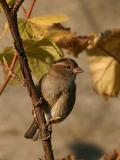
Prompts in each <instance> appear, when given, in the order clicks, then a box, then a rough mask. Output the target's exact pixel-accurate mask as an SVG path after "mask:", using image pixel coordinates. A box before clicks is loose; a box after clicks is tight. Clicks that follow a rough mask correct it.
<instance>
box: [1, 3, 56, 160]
mask: <svg viewBox="0 0 120 160" xmlns="http://www.w3.org/2000/svg"><path fill="white" fill-rule="evenodd" d="M17 2H18V1H17ZM20 2H21V3H19V5H18V4H17V5H15V4H14V5H15V6H13V7H14V8H15V12H12V11H13V9H12V10H10V9H9V7H8V5H7V2H6V0H0V4H1V6H2V8H3V10H4V12H5V14H6V17H7V20H8V24H9V27H10V31H11V34H12V37H13V40H14V45H15V48H16V51H17V56H18V59H19V62H20V66H21V70H22V73H23V77H24V79H25V84H26V87H27V90H28V92H29V96H30V97H31V100H32V103H33V107H34V111H35V114H36V120H37V123H38V126H39V129H40V133H41V138H42V145H43V149H44V152H45V160H54V156H53V152H52V145H51V133H50V131H49V129H48V125H47V123H46V121H45V117H44V112H43V110H42V108H41V103H42V102H41V101H40V100H39V99H40V97H39V95H38V93H37V91H36V87H35V84H34V82H33V79H32V75H31V71H30V68H29V65H28V60H27V57H26V55H25V51H24V47H23V43H22V40H21V37H20V34H19V30H18V24H17V14H16V13H17V11H18V9H19V7H20V5H21V4H22V2H23V0H22V1H20Z"/></svg>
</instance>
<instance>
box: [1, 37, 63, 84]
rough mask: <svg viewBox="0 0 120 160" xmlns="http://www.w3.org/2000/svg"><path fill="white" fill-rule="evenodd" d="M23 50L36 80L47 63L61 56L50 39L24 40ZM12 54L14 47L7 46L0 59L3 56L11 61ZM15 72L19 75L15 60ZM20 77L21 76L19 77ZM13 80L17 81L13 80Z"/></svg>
mask: <svg viewBox="0 0 120 160" xmlns="http://www.w3.org/2000/svg"><path fill="white" fill-rule="evenodd" d="M23 43H24V47H25V52H26V55H27V57H28V62H29V65H30V68H31V71H32V75H33V77H34V78H35V79H36V80H37V81H38V80H39V79H40V77H41V76H42V75H43V74H45V73H46V72H47V69H48V67H49V65H50V64H51V63H52V62H53V61H55V60H56V59H59V58H60V57H62V56H63V54H62V52H61V51H60V49H59V48H58V47H57V46H56V45H55V44H54V43H53V42H52V41H50V40H48V39H42V40H31V39H28V40H24V41H23ZM13 54H14V49H13V48H12V47H9V48H8V47H7V48H6V49H4V51H3V52H2V53H1V54H0V61H2V63H3V60H2V57H3V56H4V57H5V59H6V60H7V62H8V64H10V63H11V61H12V58H13ZM15 73H16V74H17V75H18V76H20V77H21V71H20V66H19V63H18V62H17V64H16V66H15ZM21 78H22V77H21ZM14 82H15V83H16V82H18V81H16V80H14Z"/></svg>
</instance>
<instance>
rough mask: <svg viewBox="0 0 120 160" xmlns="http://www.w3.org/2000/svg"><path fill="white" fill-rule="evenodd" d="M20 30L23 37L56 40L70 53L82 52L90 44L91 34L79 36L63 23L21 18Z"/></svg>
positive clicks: (75, 54)
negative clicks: (52, 23)
mask: <svg viewBox="0 0 120 160" xmlns="http://www.w3.org/2000/svg"><path fill="white" fill-rule="evenodd" d="M18 22H19V30H20V34H21V36H22V39H24V40H25V39H30V38H31V39H32V38H34V39H39V40H40V39H42V38H43V37H46V38H48V39H51V40H52V41H54V42H55V43H56V44H57V45H58V46H59V47H60V48H64V49H66V50H68V54H72V55H74V56H77V55H78V54H79V53H80V52H82V51H83V50H85V49H86V48H87V46H88V40H89V39H90V37H91V35H90V36H83V37H82V36H77V35H76V33H72V32H71V30H70V29H69V28H65V27H63V26H62V25H61V24H54V25H51V26H47V25H37V24H36V23H31V21H24V20H23V19H19V21H18Z"/></svg>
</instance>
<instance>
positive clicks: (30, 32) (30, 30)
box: [18, 15, 68, 39]
mask: <svg viewBox="0 0 120 160" xmlns="http://www.w3.org/2000/svg"><path fill="white" fill-rule="evenodd" d="M67 19H68V17H67V16H65V15H61V16H60V15H58V16H55V15H49V16H39V17H33V18H29V19H28V20H24V19H19V20H18V25H19V31H20V34H21V36H22V38H23V39H30V38H37V39H38V38H39V39H42V38H43V37H45V36H46V35H47V33H48V30H49V27H50V26H51V25H53V24H54V23H60V22H64V21H66V20H67Z"/></svg>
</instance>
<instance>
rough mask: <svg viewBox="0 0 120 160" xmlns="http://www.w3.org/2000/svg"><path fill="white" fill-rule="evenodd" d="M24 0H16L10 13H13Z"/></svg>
mask: <svg viewBox="0 0 120 160" xmlns="http://www.w3.org/2000/svg"><path fill="white" fill-rule="evenodd" d="M23 1H24V0H16V1H15V2H14V4H13V6H12V8H11V13H13V14H15V13H17V11H18V10H19V8H20V6H21V4H22V3H23Z"/></svg>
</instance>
